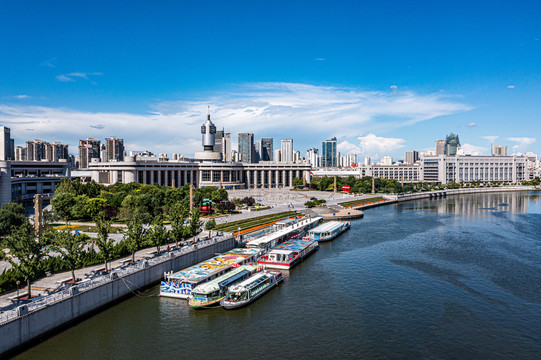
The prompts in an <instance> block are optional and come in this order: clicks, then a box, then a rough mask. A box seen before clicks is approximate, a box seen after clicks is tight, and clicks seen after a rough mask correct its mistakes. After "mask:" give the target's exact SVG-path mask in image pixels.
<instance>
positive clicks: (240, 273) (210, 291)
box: [188, 265, 257, 309]
mask: <svg viewBox="0 0 541 360" xmlns="http://www.w3.org/2000/svg"><path fill="white" fill-rule="evenodd" d="M256 270H257V268H256V267H255V266H251V265H243V266H240V267H238V268H236V269H234V270H231V271H230V272H228V273H226V274H225V275H222V276H220V277H219V278H216V279H214V280H212V281H209V282H206V283H203V284H201V285H198V286H196V287H195V288H194V289H193V290H192V296H191V297H190V298H189V299H188V305H190V307H191V308H192V309H204V308H210V307H215V306H220V300H222V299H223V298H224V297H225V296H226V295H227V291H228V289H229V288H230V287H231V286H233V285H235V284H238V283H240V282H242V281H244V280H246V279H247V278H248V277H250V276H251V275H252V274H253V273H254V272H255V271H256Z"/></svg>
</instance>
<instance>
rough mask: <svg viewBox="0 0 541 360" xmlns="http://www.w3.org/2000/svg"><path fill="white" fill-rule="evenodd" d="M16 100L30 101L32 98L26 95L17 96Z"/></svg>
mask: <svg viewBox="0 0 541 360" xmlns="http://www.w3.org/2000/svg"><path fill="white" fill-rule="evenodd" d="M15 98H16V99H29V98H30V96H29V95H26V94H21V95H15Z"/></svg>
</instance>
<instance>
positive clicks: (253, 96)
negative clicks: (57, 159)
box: [0, 73, 471, 155]
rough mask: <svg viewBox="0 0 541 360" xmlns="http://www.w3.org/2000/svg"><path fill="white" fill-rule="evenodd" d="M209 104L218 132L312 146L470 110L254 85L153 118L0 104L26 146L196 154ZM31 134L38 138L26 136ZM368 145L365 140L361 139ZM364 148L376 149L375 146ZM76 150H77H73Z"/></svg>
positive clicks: (2, 117) (324, 89)
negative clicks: (39, 142) (95, 141)
mask: <svg viewBox="0 0 541 360" xmlns="http://www.w3.org/2000/svg"><path fill="white" fill-rule="evenodd" d="M92 75H99V73H70V74H65V75H59V76H63V77H64V78H63V79H64V80H60V79H59V80H60V81H75V80H76V79H78V78H83V79H91V76H92ZM208 105H211V114H212V119H213V121H214V122H215V124H216V126H217V127H219V128H222V127H223V128H225V129H226V130H229V131H231V135H232V137H233V138H235V137H236V134H237V133H239V132H243V131H250V132H253V133H255V135H256V137H263V136H270V137H276V138H280V137H281V136H288V137H293V138H295V143H296V144H299V143H302V141H299V139H301V138H302V139H303V141H304V142H305V143H312V145H310V146H314V142H315V143H316V144H317V143H318V142H319V141H321V140H322V139H326V138H329V137H330V136H336V137H338V138H342V139H351V138H353V137H355V136H356V134H359V133H361V131H362V132H363V133H380V134H381V133H384V132H385V131H390V130H394V129H397V128H400V127H403V126H410V125H413V124H415V123H418V122H420V121H426V120H431V119H435V118H437V117H440V116H444V115H450V114H455V113H459V112H463V111H468V110H470V109H471V107H469V106H467V105H464V104H462V103H459V102H457V101H456V100H455V99H454V98H452V97H450V96H446V95H443V94H440V93H436V94H428V95H419V94H416V93H413V92H410V91H408V92H402V91H396V92H393V93H392V94H391V93H388V92H380V91H366V90H361V89H356V88H338V87H329V86H314V85H306V84H292V83H253V84H245V85H239V86H237V87H235V88H233V89H230V90H229V91H227V92H225V91H224V92H214V93H213V94H211V95H209V96H208V97H206V98H204V99H198V100H182V101H167V102H160V103H156V104H152V105H151V109H149V110H151V111H152V112H151V113H145V114H129V113H105V112H83V111H78V110H75V109H66V108H49V107H40V106H23V105H11V106H8V105H2V104H0V122H1V123H4V124H6V125H8V126H10V127H11V128H12V133H13V134H14V136H15V137H16V138H18V139H21V140H26V139H29V138H43V139H44V140H50V141H53V140H59V141H64V142H67V143H68V144H70V145H73V146H75V145H76V142H77V140H78V139H82V138H85V137H87V136H88V137H91V136H96V137H98V138H102V137H103V136H119V137H122V138H124V139H125V143H126V144H127V147H128V149H130V150H136V149H137V150H141V149H145V150H151V151H153V152H168V153H171V152H179V153H182V154H185V155H191V154H193V152H195V151H199V150H200V145H199V143H200V137H201V135H200V133H199V130H200V127H199V125H200V124H201V123H202V122H204V120H205V118H206V114H207V106H208ZM28 128H33V129H34V132H33V133H31V134H30V133H28V131H27V130H26V129H28ZM373 136H375V135H373ZM306 139H310V140H306ZM312 139H313V140H312ZM370 139H371V138H370V137H368V136H367V137H366V139H365V140H364V141H365V142H366V141H370ZM381 139H384V138H381ZM395 140H396V139H395ZM397 140H400V141H403V140H402V139H397ZM350 141H351V140H350ZM130 144H132V145H131V147H130ZM367 145H368V146H367ZM389 145H391V146H392V145H393V143H392V142H391V143H390V144H389ZM342 146H343V147H344V146H346V144H345V143H344V144H343V145H342ZM354 146H356V145H354ZM365 146H366V149H367V150H370V151H371V149H372V147H371V145H370V144H368V143H366V144H365ZM361 147H363V146H362V145H361ZM298 149H299V150H303V149H302V148H298ZM391 150H392V149H386V151H391ZM71 151H72V152H75V147H72V148H71ZM363 151H365V149H364V148H363Z"/></svg>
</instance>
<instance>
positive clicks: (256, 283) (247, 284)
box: [220, 270, 284, 309]
mask: <svg viewBox="0 0 541 360" xmlns="http://www.w3.org/2000/svg"><path fill="white" fill-rule="evenodd" d="M283 279H284V277H283V275H282V273H281V272H279V271H277V270H270V271H267V270H266V271H262V272H259V273H257V274H255V275H253V276H251V277H249V278H248V279H246V280H244V281H243V282H241V283H240V284H237V285H235V286H232V287H230V288H229V293H228V294H227V296H226V297H225V298H224V299H222V301H220V305H222V306H223V307H224V308H226V309H237V308H240V307H243V306H246V305H248V304H250V303H251V302H253V301H255V300H256V299H257V298H259V297H261V296H263V295H264V294H265V293H266V292H267V291H269V290H270V289H272V288H273V287H275V286H277V285H278V284H279V283H280V281H282V280H283Z"/></svg>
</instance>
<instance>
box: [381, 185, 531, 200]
mask: <svg viewBox="0 0 541 360" xmlns="http://www.w3.org/2000/svg"><path fill="white" fill-rule="evenodd" d="M532 190H538V191H539V190H541V189H539V188H535V187H533V186H501V187H493V188H474V189H450V190H438V191H428V192H422V193H416V194H405V195H384V196H385V197H386V198H388V199H390V200H396V201H399V202H400V201H408V200H417V199H426V198H437V197H444V196H448V195H462V194H479V193H487V192H506V191H532Z"/></svg>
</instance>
